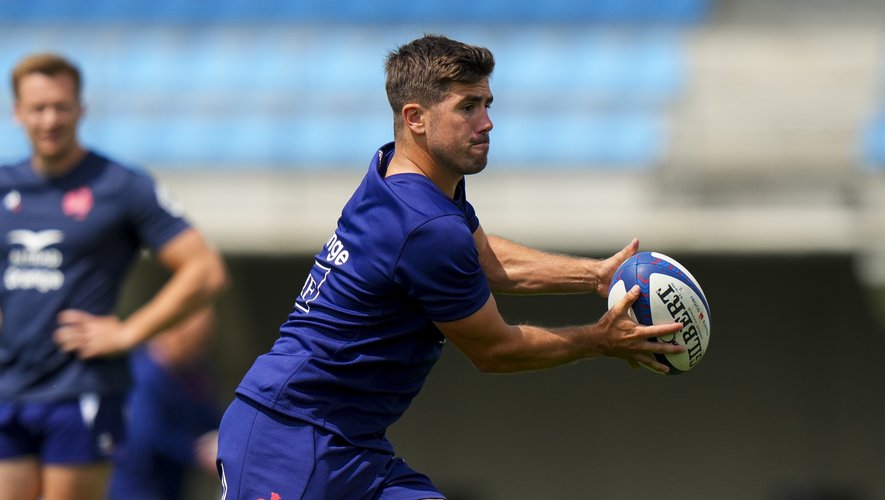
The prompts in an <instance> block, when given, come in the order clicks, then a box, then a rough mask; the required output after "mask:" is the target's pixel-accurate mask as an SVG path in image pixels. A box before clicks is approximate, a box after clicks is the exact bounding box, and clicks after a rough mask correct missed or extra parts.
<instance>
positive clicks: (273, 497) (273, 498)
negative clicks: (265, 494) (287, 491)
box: [258, 492, 282, 500]
mask: <svg viewBox="0 0 885 500" xmlns="http://www.w3.org/2000/svg"><path fill="white" fill-rule="evenodd" d="M258 500H264V499H263V498H259V499H258ZM270 500H282V499H281V497H280V495H279V494H277V493H274V492H271V493H270Z"/></svg>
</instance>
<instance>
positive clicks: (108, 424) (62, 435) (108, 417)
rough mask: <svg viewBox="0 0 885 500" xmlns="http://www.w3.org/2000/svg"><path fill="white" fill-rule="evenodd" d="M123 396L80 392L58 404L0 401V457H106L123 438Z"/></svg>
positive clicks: (65, 460) (69, 460)
mask: <svg viewBox="0 0 885 500" xmlns="http://www.w3.org/2000/svg"><path fill="white" fill-rule="evenodd" d="M123 406H124V398H123V397H122V396H98V395H96V394H84V395H83V396H81V397H80V399H79V400H77V399H75V400H70V401H65V402H59V403H44V402H34V403H5V402H0V460H3V459H10V458H19V457H26V456H36V457H37V458H38V459H39V460H40V461H41V462H42V463H45V464H88V463H93V462H100V461H105V460H110V459H111V458H112V457H113V455H114V451H115V450H116V449H117V448H118V447H120V446H121V445H122V444H123V441H124V433H123V429H124V420H123Z"/></svg>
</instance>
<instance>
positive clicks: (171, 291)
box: [54, 228, 228, 358]
mask: <svg viewBox="0 0 885 500" xmlns="http://www.w3.org/2000/svg"><path fill="white" fill-rule="evenodd" d="M157 259H158V260H159V261H160V262H161V263H162V264H163V265H164V266H165V267H166V268H167V269H169V270H170V271H171V273H172V275H171V276H170V278H169V280H168V281H167V282H166V284H165V285H163V287H162V288H160V290H159V291H158V292H157V293H156V294H155V295H154V296H153V298H152V299H151V300H150V301H148V302H147V303H146V304H145V305H144V306H142V307H141V308H139V309H138V310H136V311H135V312H133V313H132V314H131V315H130V316H129V317H128V318H127V319H126V320H125V321H121V320H120V319H119V318H117V317H116V316H95V315H92V314H89V313H87V312H85V311H80V310H71V309H69V310H65V311H62V312H60V313H59V315H58V322H59V328H58V329H57V330H56V332H55V335H54V338H55V341H56V342H57V343H58V344H59V347H60V348H61V349H62V350H63V351H67V352H74V351H75V352H77V354H78V356H80V357H81V358H92V357H96V356H109V355H116V354H120V353H123V352H126V351H128V350H130V349H132V348H133V347H135V346H136V345H138V344H140V343H142V342H144V341H146V340H147V339H148V338H150V337H152V336H153V335H155V334H157V333H159V332H160V331H163V330H165V329H167V328H169V327H171V326H172V325H174V324H175V323H177V322H178V321H180V320H182V319H183V318H184V317H185V316H187V315H188V314H190V313H192V312H194V311H195V310H197V309H199V308H200V307H203V306H205V305H207V304H209V303H210V302H211V301H212V300H213V299H214V298H215V296H216V295H217V294H218V293H220V292H221V290H222V289H224V287H225V286H226V285H227V281H228V275H227V270H226V267H225V265H224V262H223V260H222V258H221V256H220V255H219V254H218V253H217V252H216V251H215V250H214V249H213V248H212V247H210V246H209V245H208V244H207V243H206V241H205V240H204V239H203V237H202V235H201V234H200V233H199V232H198V231H197V230H196V229H193V228H190V229H186V230H185V231H184V232H182V233H181V234H179V235H178V236H176V237H175V238H173V239H172V240H171V241H169V242H168V243H167V244H166V245H164V246H163V247H162V248H161V249H160V250H159V251H158V253H157Z"/></svg>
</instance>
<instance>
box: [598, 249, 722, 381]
mask: <svg viewBox="0 0 885 500" xmlns="http://www.w3.org/2000/svg"><path fill="white" fill-rule="evenodd" d="M633 285H639V289H640V294H639V298H638V299H636V302H634V303H633V307H632V308H631V309H630V311H629V314H630V317H631V318H633V319H634V320H635V321H636V322H637V323H640V324H643V325H660V324H665V323H676V322H681V323H682V324H683V327H682V330H680V331H679V332H677V333H675V334H671V335H665V336H663V337H658V338H657V339H655V341H659V342H668V343H671V344H674V345H677V344H678V345H684V346H685V347H686V349H685V351H684V352H681V353H678V354H667V355H664V354H656V355H655V358H657V360H658V361H660V362H661V363H663V364H665V365H667V366H669V367H670V372H669V374H670V375H678V374H680V373H682V372H685V371H688V370H690V369H692V368H694V367H695V366H696V365H697V364H698V362H700V360H701V358H703V357H704V353H705V352H707V344H708V343H709V342H710V305H709V304H708V303H707V298H706V296H704V292H703V290H701V285H700V284H699V283H698V282H697V280H695V279H694V276H692V275H691V273H690V272H688V269H686V268H685V267H684V266H682V265H681V264H680V263H678V262H676V260H674V259H672V258H670V257H667V256H666V255H664V254H661V253H657V252H640V253H638V254H636V255H634V256H632V257H630V258H629V259H627V260H626V261H624V263H623V264H621V266H620V267H618V269H617V270H616V271H615V275H614V277H613V278H612V282H611V285H610V286H609V291H608V307H609V309H611V308H612V306H614V305H615V304H616V303H618V301H620V300H621V299H622V298H623V297H624V295H626V294H627V290H630V289H631V288H633Z"/></svg>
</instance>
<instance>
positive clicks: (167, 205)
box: [154, 182, 184, 218]
mask: <svg viewBox="0 0 885 500" xmlns="http://www.w3.org/2000/svg"><path fill="white" fill-rule="evenodd" d="M154 195H155V196H156V197H157V204H158V205H160V208H162V209H163V210H165V211H166V212H168V213H169V215H171V216H173V217H179V218H180V217H182V216H184V207H182V206H181V203H179V202H178V200H177V199H176V198H175V197H174V196H172V193H171V192H169V190H168V189H166V186H164V185H162V184H160V183H159V182H158V183H157V184H155V185H154Z"/></svg>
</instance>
